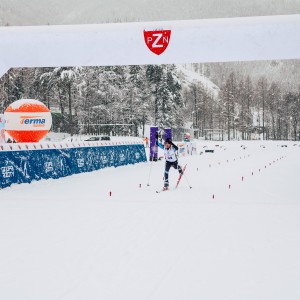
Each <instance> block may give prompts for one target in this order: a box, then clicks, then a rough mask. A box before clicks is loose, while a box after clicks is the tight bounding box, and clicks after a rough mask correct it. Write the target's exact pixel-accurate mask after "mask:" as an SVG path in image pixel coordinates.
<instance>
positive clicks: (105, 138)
mask: <svg viewBox="0 0 300 300" xmlns="http://www.w3.org/2000/svg"><path fill="white" fill-rule="evenodd" d="M85 141H89V142H95V141H110V136H108V135H102V136H92V137H90V138H88V139H86V140H85Z"/></svg>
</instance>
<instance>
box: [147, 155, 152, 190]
mask: <svg viewBox="0 0 300 300" xmlns="http://www.w3.org/2000/svg"><path fill="white" fill-rule="evenodd" d="M152 165H153V158H152V160H151V164H150V170H149V176H148V183H147V186H150V175H151V170H152Z"/></svg>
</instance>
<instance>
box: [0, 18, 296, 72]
mask: <svg viewBox="0 0 300 300" xmlns="http://www.w3.org/2000/svg"><path fill="white" fill-rule="evenodd" d="M292 58H293V59H295V58H300V15H285V16H265V17H246V18H228V19H207V20H187V21H164V22H159V21H158V22H138V23H118V24H101V25H65V26H28V27H10V26H8V27H0V73H2V74H3V72H5V71H7V70H8V69H9V68H11V67H47V66H48V67H55V66H101V65H102V66H106V65H143V64H169V63H192V62H194V63H197V62H224V61H253V60H270V59H292Z"/></svg>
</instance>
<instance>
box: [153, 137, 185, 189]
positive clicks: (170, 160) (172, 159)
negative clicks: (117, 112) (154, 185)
mask: <svg viewBox="0 0 300 300" xmlns="http://www.w3.org/2000/svg"><path fill="white" fill-rule="evenodd" d="M156 145H157V146H158V147H159V148H161V149H163V150H164V154H165V159H166V164H165V175H164V188H163V190H167V189H168V188H169V171H170V168H171V167H173V168H174V169H176V170H178V172H179V174H181V173H182V168H181V166H180V165H179V164H178V160H177V155H176V151H177V150H178V147H177V146H176V145H174V144H173V143H172V140H171V139H170V138H166V140H165V143H164V145H163V144H161V143H160V142H159V141H158V134H156Z"/></svg>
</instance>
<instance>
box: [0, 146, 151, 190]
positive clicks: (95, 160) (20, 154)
mask: <svg viewBox="0 0 300 300" xmlns="http://www.w3.org/2000/svg"><path fill="white" fill-rule="evenodd" d="M145 161H147V158H146V153H145V148H144V145H143V144H136V145H133V144H132V145H118V146H101V147H81V148H80V147H79V148H66V149H47V150H23V151H0V188H5V187H8V186H10V185H12V184H13V183H25V182H26V183H30V182H31V181H33V180H40V179H49V178H60V177H65V176H69V175H72V174H78V173H83V172H91V171H95V170H99V169H102V168H106V167H118V166H124V165H128V164H135V163H139V162H145Z"/></svg>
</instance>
